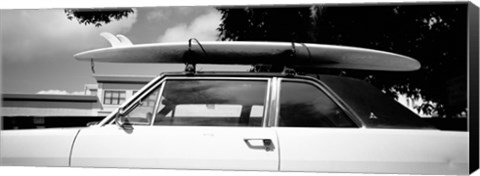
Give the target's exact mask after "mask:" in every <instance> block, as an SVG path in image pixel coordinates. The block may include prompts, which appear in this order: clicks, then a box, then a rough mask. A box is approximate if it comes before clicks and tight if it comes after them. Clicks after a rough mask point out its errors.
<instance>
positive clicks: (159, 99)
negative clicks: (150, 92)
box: [150, 80, 167, 126]
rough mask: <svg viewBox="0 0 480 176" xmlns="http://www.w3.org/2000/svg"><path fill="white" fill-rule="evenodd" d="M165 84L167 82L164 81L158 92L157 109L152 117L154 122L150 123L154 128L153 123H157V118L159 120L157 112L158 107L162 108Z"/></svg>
mask: <svg viewBox="0 0 480 176" xmlns="http://www.w3.org/2000/svg"><path fill="white" fill-rule="evenodd" d="M165 84H167V83H166V80H165V81H162V83H161V85H160V86H161V87H160V90H158V95H157V98H156V99H157V100H156V101H155V107H154V108H153V117H152V121H151V122H150V126H153V123H154V122H155V118H157V111H158V107H160V103H161V99H162V94H163V89H164V88H165Z"/></svg>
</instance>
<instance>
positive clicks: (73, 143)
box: [68, 130, 81, 167]
mask: <svg viewBox="0 0 480 176" xmlns="http://www.w3.org/2000/svg"><path fill="white" fill-rule="evenodd" d="M80 131H81V130H78V131H77V134H75V137H74V138H73V141H72V146H70V154H69V156H68V166H69V167H71V166H72V155H73V146H74V145H75V141H76V140H77V137H78V134H80Z"/></svg>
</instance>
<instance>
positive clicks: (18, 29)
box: [0, 9, 137, 62]
mask: <svg viewBox="0 0 480 176" xmlns="http://www.w3.org/2000/svg"><path fill="white" fill-rule="evenodd" d="M134 11H135V13H133V14H130V15H129V17H128V18H126V19H125V18H124V19H122V20H120V21H112V22H111V23H109V24H106V25H103V26H102V27H100V28H97V27H95V26H93V25H89V26H85V25H83V24H79V23H78V22H77V21H76V20H75V19H73V20H68V19H67V16H66V15H65V13H64V11H63V10H60V9H58V10H57V9H56V10H5V11H2V16H1V17H0V18H1V21H2V25H1V26H0V29H1V35H2V37H3V38H2V42H1V43H2V59H6V60H10V61H23V62H25V61H31V60H35V59H40V58H41V59H47V60H55V59H67V58H65V57H69V58H68V59H71V58H72V56H73V54H75V53H77V52H80V51H84V50H88V49H93V48H98V47H102V46H103V47H104V46H105V45H106V42H105V41H102V40H103V39H101V37H100V36H99V33H101V32H103V31H106V32H111V33H115V34H116V33H126V32H128V31H130V29H131V28H132V26H133V24H135V23H136V21H137V13H136V10H134Z"/></svg>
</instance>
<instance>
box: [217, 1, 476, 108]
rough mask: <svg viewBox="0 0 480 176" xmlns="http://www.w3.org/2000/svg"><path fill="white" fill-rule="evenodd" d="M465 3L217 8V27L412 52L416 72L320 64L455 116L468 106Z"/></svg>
mask: <svg viewBox="0 0 480 176" xmlns="http://www.w3.org/2000/svg"><path fill="white" fill-rule="evenodd" d="M466 9H467V5H466V3H465V4H458V3H457V4H436V5H429V4H420V5H384V6H378V5H375V6H372V5H370V6H367V5H365V6H358V5H357V6H311V7H294V8H289V7H277V8H236V9H225V8H219V9H218V10H219V11H220V12H221V13H222V24H221V25H220V27H219V28H218V30H219V31H220V34H219V39H220V40H253V41H258V40H268V41H287V42H291V41H295V42H309V43H323V44H335V45H347V46H357V47H364V48H371V49H378V50H383V51H390V52H394V53H399V54H403V55H407V56H410V57H413V58H415V59H417V60H419V61H420V62H421V63H422V67H421V69H420V70H418V71H415V72H411V73H395V72H378V71H377V72H374V71H355V70H340V71H335V70H324V71H321V72H326V73H330V74H342V75H344V76H350V77H356V78H360V79H364V80H367V81H369V82H370V83H372V84H373V85H375V86H376V87H378V88H379V89H381V90H382V91H384V92H385V93H387V94H390V95H392V96H395V95H396V94H397V93H401V94H406V95H407V96H408V97H410V98H413V99H424V100H426V103H425V104H424V105H422V106H419V107H418V109H419V110H420V111H422V112H425V113H437V114H439V116H455V115H456V114H458V113H460V112H462V111H464V110H465V109H466V84H467V83H466V75H467V69H466V68H467V63H466V62H467V57H466V53H467V51H466V49H467V46H466V41H467V34H466V32H467V29H466V26H467V25H466V24H467V22H466V20H467V13H466ZM459 85H460V86H459ZM462 85H464V86H463V87H462ZM452 90H455V93H456V94H459V95H453V94H454V93H452ZM452 97H456V98H452ZM458 97H460V98H458Z"/></svg>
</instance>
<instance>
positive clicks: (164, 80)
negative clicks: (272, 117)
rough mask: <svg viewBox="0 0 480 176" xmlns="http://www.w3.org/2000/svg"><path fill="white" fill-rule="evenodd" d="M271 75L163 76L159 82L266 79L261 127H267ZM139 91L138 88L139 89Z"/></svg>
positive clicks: (163, 85)
mask: <svg viewBox="0 0 480 176" xmlns="http://www.w3.org/2000/svg"><path fill="white" fill-rule="evenodd" d="M271 79H272V78H271V77H257V78H254V77H228V76H218V77H213V76H194V77H191V76H190V77H189V76H178V77H177V76H167V77H165V79H163V80H162V81H161V82H160V84H162V83H164V82H167V81H171V80H247V81H267V86H266V88H265V89H266V91H267V92H266V95H265V99H264V110H263V124H262V126H261V127H267V126H266V123H265V122H266V119H267V117H268V112H267V110H268V109H269V103H268V100H269V91H270V85H271ZM165 85H166V83H165V84H162V88H161V90H160V91H161V92H160V94H159V95H160V97H161V95H162V94H163V91H164V90H163V89H164V87H165ZM139 91H140V90H139ZM158 101H159V100H158V99H157V104H156V105H155V115H154V118H153V119H155V118H156V110H158V109H157V108H158V105H159V104H158V103H159V102H158ZM153 122H154V120H152V123H151V124H152V126H153Z"/></svg>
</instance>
